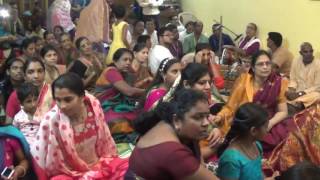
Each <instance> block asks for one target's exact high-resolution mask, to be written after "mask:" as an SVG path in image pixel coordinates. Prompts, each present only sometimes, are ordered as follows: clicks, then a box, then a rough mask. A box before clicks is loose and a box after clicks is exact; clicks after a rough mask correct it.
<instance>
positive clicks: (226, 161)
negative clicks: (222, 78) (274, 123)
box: [217, 103, 278, 180]
mask: <svg viewBox="0 0 320 180" xmlns="http://www.w3.org/2000/svg"><path fill="white" fill-rule="evenodd" d="M268 122H269V121H268V113H267V112H266V111H265V110H264V109H263V108H262V107H260V106H258V105H256V104H254V103H246V104H243V105H241V106H240V108H239V109H238V110H237V112H236V114H235V118H234V120H233V124H232V125H231V129H230V130H229V132H228V134H227V135H226V138H225V141H224V143H223V144H222V145H221V146H220V148H219V149H218V156H219V167H218V170H217V175H218V177H219V178H220V179H221V180H226V179H234V180H263V179H265V180H271V179H274V177H275V176H277V175H278V172H275V173H274V174H273V176H272V177H270V178H265V177H264V174H263V172H262V153H263V152H262V145H261V144H260V143H259V142H258V141H259V140H262V139H263V137H264V136H265V135H266V134H267V132H268V130H267V129H268V124H269V123H268Z"/></svg>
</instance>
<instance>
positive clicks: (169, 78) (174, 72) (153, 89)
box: [143, 58, 181, 111]
mask: <svg viewBox="0 0 320 180" xmlns="http://www.w3.org/2000/svg"><path fill="white" fill-rule="evenodd" d="M180 71H181V64H180V62H179V60H177V59H169V58H168V59H164V60H162V62H161V63H160V65H159V69H158V71H157V74H156V76H155V78H154V80H153V82H152V83H151V85H150V86H149V88H148V89H147V93H148V94H147V97H146V100H145V102H144V103H143V104H144V107H143V110H144V111H149V110H151V109H152V108H154V107H155V106H156V105H157V104H158V101H159V100H160V99H162V97H163V96H165V95H166V93H167V92H168V91H169V89H170V88H173V89H175V87H172V86H173V84H174V82H175V81H176V79H177V77H178V76H179V75H180ZM177 82H178V83H176V85H175V86H177V85H178V84H179V80H178V81H177Z"/></svg>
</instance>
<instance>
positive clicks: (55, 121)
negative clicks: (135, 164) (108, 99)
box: [31, 94, 128, 180]
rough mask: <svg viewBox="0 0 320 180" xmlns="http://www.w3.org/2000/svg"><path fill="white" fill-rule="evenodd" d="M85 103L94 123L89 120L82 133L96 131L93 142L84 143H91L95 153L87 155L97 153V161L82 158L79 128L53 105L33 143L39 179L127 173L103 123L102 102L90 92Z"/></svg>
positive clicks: (83, 179) (82, 179)
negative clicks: (90, 161)
mask: <svg viewBox="0 0 320 180" xmlns="http://www.w3.org/2000/svg"><path fill="white" fill-rule="evenodd" d="M84 103H85V104H86V107H87V108H88V110H89V111H88V117H89V118H90V117H91V119H92V123H90V124H89V123H86V124H85V125H84V126H85V130H83V132H84V133H86V132H87V131H91V132H92V131H93V132H94V133H95V134H94V136H93V137H94V139H93V140H94V141H92V138H91V139H90V138H88V137H84V138H83V139H81V143H84V144H85V143H86V142H87V143H86V144H88V143H91V145H90V148H93V149H94V151H95V152H91V153H92V154H90V155H89V154H88V156H89V157H90V156H92V157H94V156H95V157H94V158H93V159H94V160H95V161H94V162H92V163H88V160H85V159H84V156H83V155H82V157H81V154H82V153H81V151H79V149H78V148H77V147H79V146H81V143H80V142H78V143H76V140H75V138H76V137H77V132H76V131H77V128H75V127H72V125H71V123H70V119H69V118H68V117H67V116H66V115H65V114H63V112H61V110H60V109H59V108H58V106H54V107H53V108H52V109H51V110H50V111H49V112H48V113H47V114H46V115H45V117H44V120H43V121H42V122H41V125H40V129H39V131H38V134H37V140H36V142H35V143H34V144H33V145H32V146H31V153H32V155H33V158H34V159H33V161H34V164H35V170H36V173H37V176H38V178H39V179H40V180H42V179H48V178H51V179H77V180H93V179H110V180H118V179H122V177H123V175H124V174H125V172H126V170H127V167H128V161H127V160H126V159H120V158H119V157H118V156H117V153H116V147H115V144H114V141H113V139H112V137H111V135H110V131H109V129H108V127H107V125H106V124H105V122H104V117H103V112H102V109H101V107H100V103H99V102H98V100H97V99H96V98H94V97H93V96H91V95H89V94H87V95H85V98H84ZM90 140H91V141H90ZM86 147H88V146H86ZM88 148H89V147H88ZM84 149H86V148H84ZM96 158H97V159H96Z"/></svg>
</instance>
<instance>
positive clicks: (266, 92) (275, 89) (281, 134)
mask: <svg viewBox="0 0 320 180" xmlns="http://www.w3.org/2000/svg"><path fill="white" fill-rule="evenodd" d="M281 81H282V78H281V76H279V75H276V74H275V73H272V74H271V75H270V76H269V77H268V79H267V81H266V82H265V84H264V86H263V88H262V89H260V90H259V91H257V93H256V94H255V95H254V97H253V102H254V103H256V104H260V105H261V106H262V107H263V108H265V109H266V110H267V112H268V114H269V119H271V118H272V117H273V116H274V115H275V114H276V113H277V107H278V97H279V95H280V92H281ZM292 128H293V121H292V118H291V117H288V118H286V119H284V120H282V121H281V122H280V123H278V124H276V125H275V126H273V127H272V129H271V130H270V131H269V133H268V134H267V135H266V136H265V138H264V139H263V141H262V142H261V143H262V146H263V150H264V156H265V157H268V156H270V153H271V151H272V150H273V149H274V148H275V147H276V146H277V145H278V144H279V143H280V142H281V141H282V140H283V139H285V138H286V137H287V136H288V133H289V131H291V130H292Z"/></svg>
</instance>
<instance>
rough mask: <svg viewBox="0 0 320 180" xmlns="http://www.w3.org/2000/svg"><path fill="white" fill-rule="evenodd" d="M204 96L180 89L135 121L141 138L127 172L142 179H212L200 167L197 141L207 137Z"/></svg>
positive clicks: (206, 112) (210, 175)
mask: <svg viewBox="0 0 320 180" xmlns="http://www.w3.org/2000/svg"><path fill="white" fill-rule="evenodd" d="M209 114H210V111H209V104H208V101H207V96H206V95H205V94H203V93H202V92H200V91H194V90H190V89H189V90H186V89H183V90H181V91H179V92H178V93H176V96H175V97H174V99H173V100H172V101H171V102H170V103H167V102H162V103H160V104H159V105H158V106H157V107H156V108H155V110H154V111H149V112H146V114H143V115H141V116H140V117H139V118H138V119H137V120H136V121H135V122H134V124H135V129H136V131H137V132H138V133H140V134H141V137H140V139H139V141H138V143H137V145H136V147H135V149H134V150H133V153H132V154H131V157H130V160H129V170H130V171H132V172H133V173H134V174H135V175H136V176H139V177H141V178H144V179H167V180H171V179H188V180H193V179H194V180H196V179H202V180H206V179H207V180H209V179H210V180H215V179H217V178H216V177H215V176H214V175H213V173H212V172H210V171H209V170H207V169H206V168H205V166H203V164H202V163H201V162H202V159H201V153H200V149H199V145H198V144H199V140H201V139H203V138H205V137H206V136H207V128H208V125H209V120H208V116H209Z"/></svg>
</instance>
